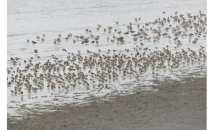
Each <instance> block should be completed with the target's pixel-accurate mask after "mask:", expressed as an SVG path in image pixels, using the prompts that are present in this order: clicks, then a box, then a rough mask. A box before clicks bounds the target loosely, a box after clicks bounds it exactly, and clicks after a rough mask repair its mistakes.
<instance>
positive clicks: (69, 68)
mask: <svg viewBox="0 0 218 130" xmlns="http://www.w3.org/2000/svg"><path fill="white" fill-rule="evenodd" d="M66 68H67V70H68V71H74V70H75V69H73V67H72V66H67V67H66Z"/></svg>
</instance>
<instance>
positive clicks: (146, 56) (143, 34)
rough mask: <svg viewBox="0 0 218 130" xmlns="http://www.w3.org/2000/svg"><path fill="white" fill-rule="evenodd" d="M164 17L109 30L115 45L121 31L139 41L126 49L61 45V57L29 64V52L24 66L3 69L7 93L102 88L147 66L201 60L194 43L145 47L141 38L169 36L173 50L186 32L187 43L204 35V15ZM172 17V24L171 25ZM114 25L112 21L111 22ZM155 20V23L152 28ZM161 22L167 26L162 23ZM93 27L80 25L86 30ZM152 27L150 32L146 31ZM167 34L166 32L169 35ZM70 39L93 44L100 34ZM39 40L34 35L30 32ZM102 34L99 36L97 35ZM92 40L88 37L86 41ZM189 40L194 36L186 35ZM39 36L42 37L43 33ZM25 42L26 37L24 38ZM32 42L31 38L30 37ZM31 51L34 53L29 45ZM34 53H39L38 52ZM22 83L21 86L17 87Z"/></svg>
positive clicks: (122, 41) (153, 39)
mask: <svg viewBox="0 0 218 130" xmlns="http://www.w3.org/2000/svg"><path fill="white" fill-rule="evenodd" d="M165 13H166V12H163V14H165ZM177 14H178V12H175V16H170V17H167V18H163V19H160V18H158V19H155V20H154V21H153V22H147V23H144V24H137V25H136V26H137V27H136V28H137V30H138V31H133V28H134V25H133V24H132V23H130V24H129V25H128V26H127V31H126V32H124V33H123V34H124V36H121V31H118V30H117V29H116V28H115V29H114V31H115V33H117V34H118V35H120V36H117V37H115V36H112V38H111V39H110V38H109V37H107V41H108V42H111V43H114V42H116V43H117V44H125V37H127V36H126V35H130V34H131V35H132V39H133V42H137V41H143V40H144V43H143V42H141V43H140V44H139V45H136V47H135V48H132V49H124V50H114V49H112V50H110V49H108V50H107V52H102V51H101V49H99V50H98V51H97V52H92V51H91V50H87V55H82V54H81V52H80V51H78V52H70V50H67V49H62V51H65V52H67V60H63V59H59V58H58V57H56V56H55V55H52V56H51V59H48V60H47V61H46V62H45V63H41V62H38V63H36V64H33V63H32V57H31V58H30V59H29V61H26V60H24V65H25V67H24V69H20V68H19V67H16V68H12V67H9V68H7V73H8V74H10V78H7V81H8V85H12V84H13V86H14V88H13V89H12V90H11V93H13V94H23V93H24V92H23V90H22V89H25V90H27V92H28V93H31V92H37V90H39V89H44V87H48V88H51V89H66V90H68V89H69V88H70V87H77V86H80V85H81V86H83V87H84V88H86V89H102V88H108V87H109V84H110V83H111V82H112V81H113V82H114V81H118V80H119V78H120V77H133V78H136V79H137V80H138V78H139V77H140V75H142V74H144V73H145V72H146V71H147V70H148V69H151V70H152V74H155V71H158V70H159V69H175V68H178V67H179V66H188V65H192V64H194V63H199V64H201V63H203V64H204V63H205V62H206V59H207V56H206V54H205V50H204V47H203V46H199V49H198V51H194V50H192V49H191V48H188V49H182V48H181V49H179V50H177V51H176V52H175V53H174V52H172V50H170V49H169V48H168V45H167V46H166V47H164V48H162V49H158V47H155V50H151V49H150V48H148V47H146V42H154V43H157V42H159V41H160V39H162V38H168V39H169V40H171V38H172V39H173V41H174V43H175V47H174V48H175V49H178V48H179V47H181V46H182V43H181V41H180V39H181V38H185V37H189V41H190V44H196V43H198V39H199V38H201V36H202V35H203V37H204V38H205V37H206V35H207V29H206V26H207V17H206V15H205V14H202V13H201V11H200V12H199V15H193V16H191V14H190V13H188V15H187V18H185V16H184V15H183V14H180V15H177ZM140 20H141V18H138V19H137V18H135V21H136V22H137V21H140ZM172 21H173V23H174V24H176V26H174V27H173V25H171V22H172ZM116 24H118V21H117V22H116ZM154 25H157V28H155V27H153V26H154ZM166 26H167V27H166ZM100 29H101V25H98V27H97V31H100ZM112 29H113V27H112V26H109V27H107V29H106V28H104V29H103V32H107V31H108V33H111V32H112ZM188 29H193V30H194V33H188ZM170 30H171V31H172V32H169V31H170ZM92 32H93V31H91V30H88V29H86V33H92ZM149 32H152V35H149ZM170 35H171V36H170ZM71 37H72V34H68V36H67V37H66V38H65V40H69V39H70V38H71ZM74 37H75V39H74V40H73V43H76V42H78V41H81V44H97V45H98V44H99V42H101V40H100V36H98V35H96V36H94V35H93V34H90V36H89V37H85V36H74ZM36 38H37V39H38V40H40V37H39V36H37V37H36ZM101 38H102V37H101ZM89 39H92V40H89ZM192 39H194V40H192ZM41 41H42V42H44V41H45V35H44V34H43V38H41ZM27 42H29V40H27ZM57 42H61V35H60V34H59V35H58V38H56V39H55V40H54V44H56V43H57ZM32 43H33V44H36V43H37V42H36V41H32ZM34 53H40V52H38V50H36V49H35V50H34ZM38 58H40V57H39V56H38ZM10 60H11V61H12V62H13V64H14V65H15V66H16V65H17V64H16V62H17V60H21V59H20V58H17V57H15V58H12V57H11V58H10ZM23 86H24V87H23Z"/></svg>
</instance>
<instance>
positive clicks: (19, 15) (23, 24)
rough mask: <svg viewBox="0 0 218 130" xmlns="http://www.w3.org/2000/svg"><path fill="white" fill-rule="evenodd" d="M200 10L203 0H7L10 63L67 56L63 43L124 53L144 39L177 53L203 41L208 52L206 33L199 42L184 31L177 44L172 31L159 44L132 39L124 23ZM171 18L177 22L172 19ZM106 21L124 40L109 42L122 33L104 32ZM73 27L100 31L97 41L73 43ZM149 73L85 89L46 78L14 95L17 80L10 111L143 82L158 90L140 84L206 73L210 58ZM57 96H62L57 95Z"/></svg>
mask: <svg viewBox="0 0 218 130" xmlns="http://www.w3.org/2000/svg"><path fill="white" fill-rule="evenodd" d="M196 5H197V6H196ZM199 10H201V11H202V13H205V14H207V12H206V1H205V0H198V1H196V0H188V1H187V0H176V1H175V0H156V1H153V0H136V1H133V0H125V1H124V0H116V1H102V0H93V1H90V0H86V1H79V0H74V1H70V0H65V1H63V0H56V1H52V0H38V1H30V0H8V12H7V13H8V14H7V21H8V24H7V26H8V30H7V38H8V39H7V67H8V68H9V67H13V68H14V70H16V68H17V67H19V68H21V69H24V67H25V64H24V62H23V61H24V60H26V61H28V60H29V58H30V57H33V58H34V59H33V63H38V62H39V61H40V62H41V63H43V64H44V63H45V62H46V61H47V60H48V59H50V61H52V57H51V55H52V54H53V55H55V56H56V57H58V58H59V59H63V60H66V59H67V56H68V54H67V53H66V52H64V51H62V49H63V48H65V49H66V50H67V51H68V52H70V53H71V52H73V53H74V54H75V53H77V51H78V50H80V51H81V55H83V56H85V55H87V56H88V54H87V52H86V51H87V50H90V51H92V52H98V49H101V53H102V54H105V55H106V52H107V50H108V49H110V50H112V49H115V50H119V51H122V53H125V51H124V50H125V49H130V50H131V51H133V48H135V47H136V45H138V46H140V45H139V43H140V42H143V43H144V44H145V45H144V48H145V47H148V48H149V49H151V50H152V51H153V50H155V47H158V49H157V50H161V51H162V50H163V48H165V47H166V45H168V46H169V47H168V49H169V50H171V51H172V52H173V53H175V52H176V51H179V52H181V49H184V50H186V51H187V48H191V49H192V50H195V51H198V50H199V48H200V45H201V46H203V47H205V54H206V53H207V52H206V51H207V46H206V39H204V38H203V37H201V38H200V39H199V40H198V43H197V44H192V43H189V39H188V38H181V37H180V40H181V42H182V46H181V47H179V48H178V49H174V46H175V44H174V43H173V37H172V39H171V40H170V41H169V39H167V38H161V40H160V41H159V42H158V43H155V44H154V43H153V42H147V41H144V40H142V41H137V43H134V42H133V40H132V38H133V36H131V35H129V36H125V35H124V34H123V33H124V32H126V31H127V28H126V26H127V25H129V23H130V22H131V23H133V30H135V31H137V27H136V25H137V24H141V26H142V25H144V23H146V22H153V21H154V20H155V19H157V18H161V19H162V18H163V17H165V18H167V17H169V16H174V15H175V13H174V12H175V11H178V14H184V16H185V17H186V16H187V13H191V15H198V14H199ZM163 11H165V12H166V14H163V13H162V12H163ZM136 17H137V18H139V17H140V18H141V20H140V21H138V22H135V18H136ZM115 21H119V24H118V25H117V24H116V23H115ZM171 23H172V26H173V25H174V23H173V22H171ZM98 24H100V25H102V27H101V28H100V30H99V31H97V30H96V28H97V25H98ZM108 26H112V27H113V30H114V29H115V28H116V29H117V30H118V31H119V30H121V32H122V36H124V37H125V44H122V45H120V44H119V45H117V44H116V43H110V42H107V37H109V38H110V39H111V38H112V36H113V35H115V36H116V37H117V36H120V35H118V34H117V33H115V32H114V31H112V32H111V33H110V34H109V33H105V32H103V29H104V28H107V27H108ZM157 26H158V25H154V26H152V27H153V28H156V29H157ZM166 26H168V24H166V25H165V27H166ZM150 27H151V26H149V28H150ZM86 29H90V30H92V33H86V31H85V30H86ZM188 31H189V33H190V32H192V33H193V32H194V31H195V30H194V29H192V30H191V29H189V30H188ZM163 32H164V30H163ZM169 32H171V31H169ZM69 33H72V35H73V36H74V35H79V36H80V35H83V36H86V37H88V36H90V34H93V35H94V36H96V35H99V36H100V40H99V44H98V45H96V44H92V43H89V44H88V45H82V44H81V41H79V40H77V42H76V43H73V40H76V38H74V37H72V38H71V39H69V40H67V41H66V40H65V39H64V38H65V37H67V34H69ZM147 33H148V34H150V35H151V34H152V32H151V31H149V32H147ZM42 34H45V41H44V42H41V41H37V39H36V36H40V37H42ZM58 34H61V36H62V38H61V40H62V41H61V42H60V43H59V44H56V45H55V44H53V41H54V39H56V38H57V37H58ZM27 39H29V40H30V43H27V41H26V40H27ZM31 41H37V42H38V43H37V44H35V45H33V44H32V43H31ZM90 41H92V39H90ZM35 49H37V50H38V53H37V54H35V53H34V52H33V51H34V50H35ZM116 54H117V53H116ZM110 55H112V53H110ZM37 56H40V57H41V58H40V59H38V58H37ZM11 57H19V58H21V60H18V63H17V64H19V63H21V66H19V65H16V66H14V65H13V64H12V62H11V61H10V58H11ZM31 73H33V72H31ZM151 73H152V71H151V69H148V71H146V73H143V74H142V75H140V77H139V82H136V80H135V78H134V76H133V77H131V76H130V77H126V78H125V79H124V77H120V78H119V80H118V81H115V82H111V83H110V84H109V89H105V88H104V89H90V90H87V89H86V88H85V87H83V86H82V85H79V86H77V87H76V88H70V89H69V90H68V91H65V90H62V89H61V90H58V89H57V88H56V90H51V89H47V87H46V83H45V87H44V89H42V90H37V92H36V93H31V94H29V93H28V92H27V90H25V89H24V87H23V92H24V94H23V95H21V94H17V95H13V94H11V92H10V91H11V90H13V89H14V86H15V84H11V85H10V86H8V91H7V95H8V96H7V97H8V114H9V115H18V113H19V112H17V111H16V110H17V109H16V108H20V105H22V104H28V105H26V107H29V108H34V107H36V106H34V104H40V105H51V104H53V105H54V104H57V105H61V104H64V103H72V102H75V104H80V103H86V102H88V101H87V100H86V99H88V98H89V97H91V96H104V95H106V94H107V93H110V94H111V95H112V96H113V95H114V94H121V95H122V93H125V94H131V93H133V92H134V90H137V89H139V88H140V89H145V90H148V91H156V90H155V89H153V88H148V87H144V88H142V87H141V86H140V85H151V84H153V82H152V80H159V81H162V82H165V81H166V79H179V78H180V77H184V76H187V75H189V74H193V73H195V74H196V73H197V74H198V75H199V76H202V75H205V73H206V64H203V63H195V64H194V65H189V66H185V67H182V66H181V67H179V68H177V69H172V70H171V69H167V70H164V69H158V70H157V71H156V73H155V75H151ZM25 74H28V73H25ZM56 74H57V73H56ZM10 75H11V74H8V78H9V79H10ZM177 75H179V76H177ZM31 82H32V81H31ZM55 96H59V97H58V99H57V98H56V97H55ZM60 96H61V97H60ZM84 99H85V100H84ZM10 107H15V108H10Z"/></svg>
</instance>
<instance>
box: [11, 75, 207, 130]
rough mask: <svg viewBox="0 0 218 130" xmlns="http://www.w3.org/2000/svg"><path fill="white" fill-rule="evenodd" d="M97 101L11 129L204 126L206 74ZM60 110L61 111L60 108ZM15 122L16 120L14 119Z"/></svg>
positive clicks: (194, 129)
mask: <svg viewBox="0 0 218 130" xmlns="http://www.w3.org/2000/svg"><path fill="white" fill-rule="evenodd" d="M183 80H184V81H186V83H181V81H180V82H179V81H172V82H171V83H161V84H159V85H158V86H155V88H156V89H158V91H156V92H149V91H140V92H135V94H132V95H127V96H119V95H118V96H116V99H114V101H110V102H107V101H104V102H101V103H99V102H98V101H95V102H93V103H91V104H90V105H88V106H74V107H70V105H67V106H65V107H61V108H57V111H56V112H50V113H43V115H40V116H38V117H35V118H24V119H23V120H9V119H8V123H7V127H8V130H38V129H39V130H47V129H55V130H72V129H76V130H145V129H147V130H158V129H161V130H175V129H176V130H205V129H206V109H207V107H206V90H207V89H206V88H207V87H206V84H207V78H205V77H204V78H192V77H190V78H186V79H183ZM60 110H61V111H60ZM12 122H14V123H12Z"/></svg>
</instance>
